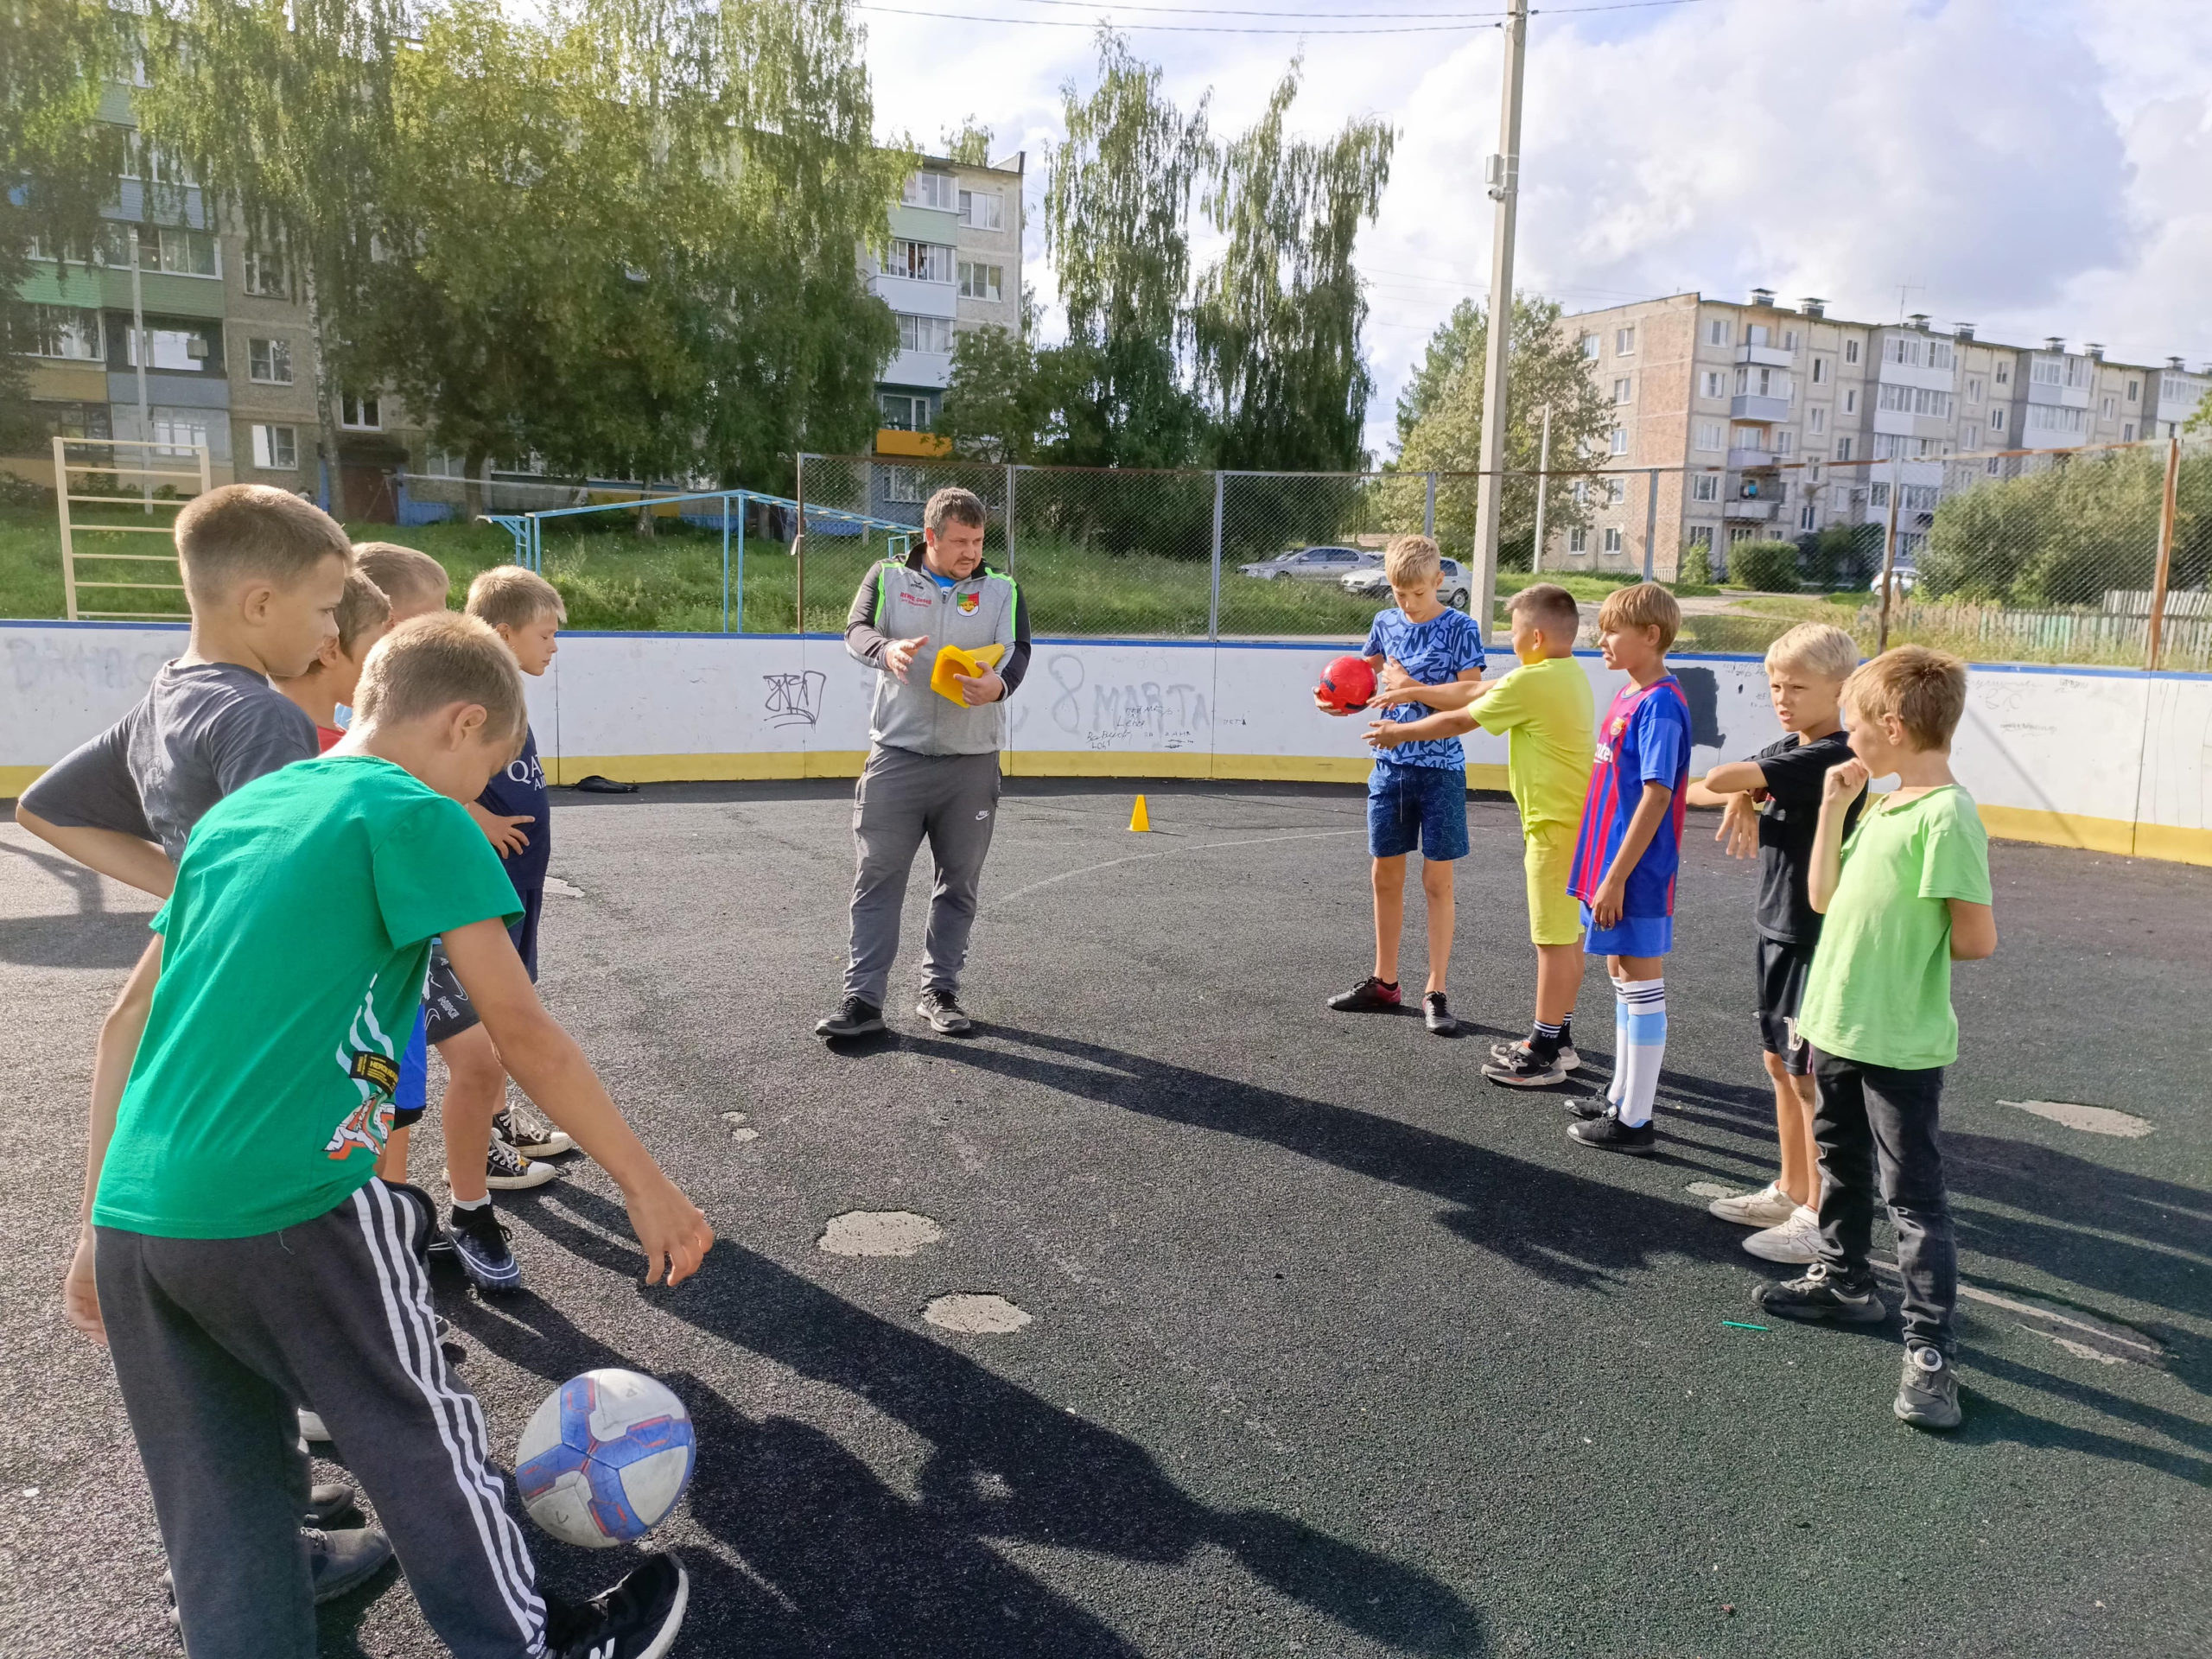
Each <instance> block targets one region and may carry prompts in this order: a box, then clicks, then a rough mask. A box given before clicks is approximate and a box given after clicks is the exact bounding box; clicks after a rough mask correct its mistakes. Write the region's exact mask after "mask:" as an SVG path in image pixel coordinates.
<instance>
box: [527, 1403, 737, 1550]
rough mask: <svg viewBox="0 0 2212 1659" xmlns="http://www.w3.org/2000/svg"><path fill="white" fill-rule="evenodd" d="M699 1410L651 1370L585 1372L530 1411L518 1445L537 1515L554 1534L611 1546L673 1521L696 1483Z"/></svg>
mask: <svg viewBox="0 0 2212 1659" xmlns="http://www.w3.org/2000/svg"><path fill="white" fill-rule="evenodd" d="M695 1459H696V1446H695V1445H694V1443H693V1440H692V1437H691V1414H690V1413H689V1412H687V1411H686V1410H684V1409H683V1402H682V1401H681V1400H678V1399H677V1397H676V1396H675V1395H673V1394H671V1393H670V1392H669V1391H668V1389H665V1388H664V1387H663V1386H662V1385H661V1384H659V1383H656V1382H654V1381H653V1379H652V1378H651V1377H650V1376H639V1374H638V1373H637V1372H635V1371H622V1370H601V1371H586V1372H585V1373H584V1374H583V1375H582V1376H572V1377H570V1378H569V1380H568V1381H567V1382H566V1383H563V1384H562V1385H561V1386H560V1387H559V1388H557V1389H554V1390H553V1392H552V1393H550V1394H549V1395H546V1396H545V1402H544V1403H543V1405H541V1406H539V1407H538V1408H537V1411H536V1412H535V1413H534V1414H532V1415H531V1420H530V1426H529V1427H526V1428H524V1430H523V1432H522V1444H521V1445H520V1446H518V1447H517V1448H516V1451H515V1486H516V1489H517V1490H518V1491H520V1492H521V1494H522V1503H523V1508H524V1510H527V1511H528V1512H529V1515H530V1518H531V1520H533V1521H535V1522H537V1524H538V1525H539V1526H541V1527H543V1528H544V1529H545V1530H546V1531H548V1532H550V1533H551V1534H552V1535H554V1536H555V1537H556V1538H558V1539H561V1540H562V1541H564V1542H567V1543H571V1544H582V1546H583V1547H584V1548H587V1549H608V1548H613V1546H614V1545H616V1544H626V1543H628V1542H630V1541H632V1539H636V1538H641V1537H643V1536H644V1535H645V1534H646V1533H648V1532H650V1531H652V1529H653V1528H655V1527H657V1526H658V1525H659V1524H660V1523H661V1522H663V1521H664V1520H666V1519H667V1518H668V1514H669V1511H670V1510H673V1509H674V1508H675V1507H676V1505H677V1501H678V1500H679V1499H681V1498H682V1497H683V1489H684V1488H685V1487H686V1486H689V1485H690V1484H691V1465H692V1464H693V1462H694V1460H695Z"/></svg>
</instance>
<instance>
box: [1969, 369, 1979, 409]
mask: <svg viewBox="0 0 2212 1659" xmlns="http://www.w3.org/2000/svg"><path fill="white" fill-rule="evenodd" d="M1980 401H1981V377H1980V375H1978V374H1976V375H1969V376H1967V402H1968V403H1970V404H1978V403H1980Z"/></svg>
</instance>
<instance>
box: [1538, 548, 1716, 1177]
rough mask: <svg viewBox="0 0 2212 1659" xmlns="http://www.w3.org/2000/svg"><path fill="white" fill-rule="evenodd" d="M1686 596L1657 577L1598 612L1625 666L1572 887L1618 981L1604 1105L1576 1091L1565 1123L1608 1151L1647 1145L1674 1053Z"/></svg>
mask: <svg viewBox="0 0 2212 1659" xmlns="http://www.w3.org/2000/svg"><path fill="white" fill-rule="evenodd" d="M1681 626H1682V613H1681V607H1679V606H1678V605H1676V604H1675V596H1674V595H1673V594H1670V593H1669V592H1668V591H1667V590H1666V589H1665V588H1662V587H1660V586H1659V584H1658V583H1656V582H1638V583H1637V585H1636V586H1635V587H1633V588H1621V589H1619V590H1618V592H1616V593H1614V594H1611V595H1610V596H1609V597H1608V598H1607V599H1606V601H1605V604H1604V605H1603V606H1601V607H1599V611H1598V644H1599V647H1600V649H1601V650H1602V651H1603V652H1604V653H1605V666H1606V667H1607V668H1617V669H1619V670H1621V671H1624V673H1626V674H1627V676H1628V678H1629V683H1627V684H1626V685H1624V686H1623V687H1622V688H1621V689H1620V691H1619V693H1618V695H1617V696H1615V697H1614V698H1613V702H1612V707H1611V708H1610V709H1607V710H1606V711H1605V718H1604V719H1603V720H1602V721H1600V722H1599V727H1598V754H1597V760H1596V763H1595V764H1594V765H1593V766H1592V767H1591V769H1590V793H1589V795H1588V797H1587V798H1586V799H1585V800H1584V802H1583V804H1582V829H1581V833H1580V836H1578V837H1577V839H1576V842H1575V848H1574V867H1573V876H1572V878H1571V880H1570V881H1569V883H1568V887H1567V891H1568V892H1570V893H1573V895H1574V896H1575V897H1576V898H1577V899H1580V900H1581V901H1582V922H1583V925H1584V927H1585V928H1586V929H1587V930H1588V932H1587V935H1586V938H1585V940H1584V942H1583V947H1582V948H1583V949H1584V950H1585V951H1588V952H1596V951H1603V952H1604V953H1605V968H1606V971H1607V972H1608V973H1609V974H1610V975H1611V976H1612V982H1613V1052H1614V1062H1613V1080H1612V1082H1611V1084H1610V1085H1609V1086H1608V1087H1607V1089H1606V1090H1605V1105H1604V1107H1602V1108H1599V1107H1598V1106H1596V1105H1595V1103H1588V1102H1584V1101H1576V1102H1574V1103H1573V1104H1571V1105H1570V1106H1569V1108H1568V1109H1569V1110H1570V1111H1573V1113H1574V1114H1575V1116H1576V1117H1577V1119H1578V1120H1579V1121H1578V1122H1575V1123H1574V1124H1573V1125H1572V1126H1571V1127H1570V1128H1568V1130H1567V1134H1568V1135H1570V1136H1572V1137H1573V1139H1574V1140H1575V1141H1579V1142H1580V1143H1581V1144H1582V1145H1583V1146H1586V1147H1598V1148H1599V1149H1600V1150H1603V1151H1606V1152H1629V1153H1648V1152H1649V1151H1650V1150H1651V1147H1652V1143H1653V1141H1655V1139H1656V1134H1655V1132H1654V1130H1653V1129H1652V1127H1651V1108H1652V1103H1653V1102H1654V1101H1655V1100H1656V1098H1657V1097H1658V1093H1659V1068H1660V1065H1662V1062H1663V1061H1664V1060H1665V1058H1666V1056H1667V982H1666V980H1665V979H1664V978H1663V977H1662V975H1663V973H1664V970H1665V967H1666V959H1667V953H1668V952H1669V951H1670V950H1673V949H1674V947H1675V870H1676V868H1678V867H1679V866H1680V864H1681V853H1682V812H1683V808H1684V807H1685V806H1686V805H1687V804H1688V797H1687V796H1686V795H1685V793H1684V790H1683V785H1686V784H1687V783H1688V781H1689V771H1690V708H1689V703H1688V702H1687V701H1686V700H1685V699H1684V697H1683V696H1682V688H1681V683H1680V682H1678V681H1677V680H1676V679H1675V677H1674V676H1673V675H1672V674H1670V673H1669V672H1668V671H1667V647H1668V646H1669V645H1673V644H1674V643H1675V634H1676V633H1677V632H1680V631H1681Z"/></svg>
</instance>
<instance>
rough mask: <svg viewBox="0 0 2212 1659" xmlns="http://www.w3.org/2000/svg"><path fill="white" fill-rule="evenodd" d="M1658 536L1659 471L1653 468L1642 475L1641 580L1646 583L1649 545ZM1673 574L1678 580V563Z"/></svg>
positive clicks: (1679, 570) (1650, 552) (1649, 577)
mask: <svg viewBox="0 0 2212 1659" xmlns="http://www.w3.org/2000/svg"><path fill="white" fill-rule="evenodd" d="M1658 534H1659V469H1658V468H1657V467H1652V468H1650V469H1649V471H1647V472H1646V473H1645V474H1643V579H1644V580H1645V581H1646V582H1649V581H1651V580H1652V579H1653V576H1652V556H1653V555H1652V545H1651V544H1652V543H1653V542H1654V541H1655V540H1656V539H1657V537H1658ZM1675 576H1676V579H1677V580H1679V579H1680V577H1681V569H1680V565H1679V563H1677V567H1676V569H1675Z"/></svg>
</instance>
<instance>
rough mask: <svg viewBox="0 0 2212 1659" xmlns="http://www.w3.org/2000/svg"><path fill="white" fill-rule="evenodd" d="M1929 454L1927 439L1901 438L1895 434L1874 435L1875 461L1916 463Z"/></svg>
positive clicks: (1880, 433)
mask: <svg viewBox="0 0 2212 1659" xmlns="http://www.w3.org/2000/svg"><path fill="white" fill-rule="evenodd" d="M1927 453H1928V440H1927V439H1925V438H1906V437H1900V436H1898V435H1897V434H1896V433H1894V432H1877V433H1876V434H1875V435H1874V459H1875V460H1877V461H1916V460H1918V459H1919V458H1920V457H1921V456H1923V455H1924V454H1927Z"/></svg>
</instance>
